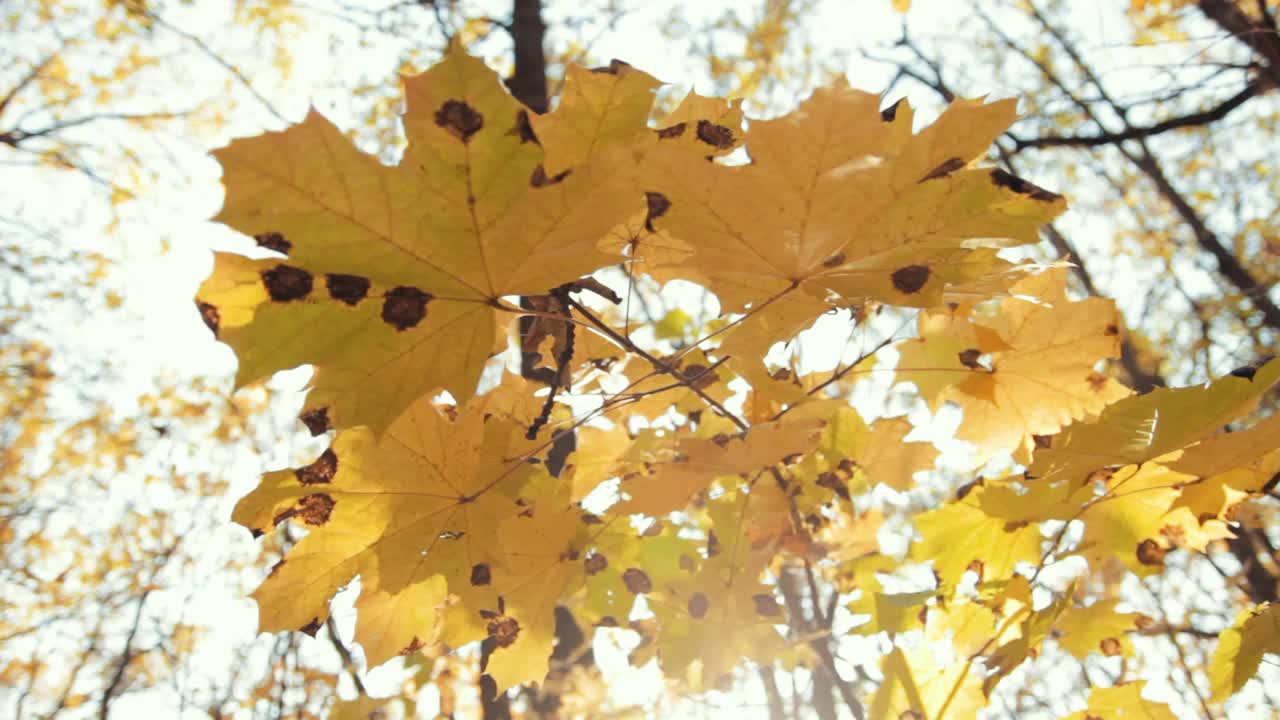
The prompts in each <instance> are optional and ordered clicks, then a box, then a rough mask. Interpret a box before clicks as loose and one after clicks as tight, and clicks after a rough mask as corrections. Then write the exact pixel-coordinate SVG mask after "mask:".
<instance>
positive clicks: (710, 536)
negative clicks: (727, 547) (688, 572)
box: [707, 530, 720, 558]
mask: <svg viewBox="0 0 1280 720" xmlns="http://www.w3.org/2000/svg"><path fill="white" fill-rule="evenodd" d="M719 554H720V538H719V537H717V536H716V531H715V530H708V531H707V557H708V558H713V557H715V556H717V555H719Z"/></svg>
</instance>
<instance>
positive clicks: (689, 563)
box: [680, 555, 698, 573]
mask: <svg viewBox="0 0 1280 720" xmlns="http://www.w3.org/2000/svg"><path fill="white" fill-rule="evenodd" d="M680 569H681V570H683V571H685V572H688V573H691V572H697V571H698V564H697V563H695V562H694V561H693V558H691V557H689V556H688V555H681V556H680Z"/></svg>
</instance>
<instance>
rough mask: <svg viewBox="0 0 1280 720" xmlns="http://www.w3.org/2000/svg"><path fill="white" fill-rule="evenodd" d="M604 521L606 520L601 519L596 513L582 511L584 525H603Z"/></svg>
mask: <svg viewBox="0 0 1280 720" xmlns="http://www.w3.org/2000/svg"><path fill="white" fill-rule="evenodd" d="M603 523H604V520H601V519H600V516H599V515H596V514H594V513H582V524H583V525H601V524H603Z"/></svg>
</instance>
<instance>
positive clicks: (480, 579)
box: [471, 563, 493, 585]
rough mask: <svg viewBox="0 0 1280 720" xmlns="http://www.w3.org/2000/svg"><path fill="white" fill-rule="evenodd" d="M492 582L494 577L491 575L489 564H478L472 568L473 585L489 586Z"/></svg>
mask: <svg viewBox="0 0 1280 720" xmlns="http://www.w3.org/2000/svg"><path fill="white" fill-rule="evenodd" d="M492 581H493V576H492V575H490V573H489V565H488V563H477V564H475V565H472V566H471V584H472V585H488V584H489V583H490V582H492Z"/></svg>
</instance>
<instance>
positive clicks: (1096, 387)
mask: <svg viewBox="0 0 1280 720" xmlns="http://www.w3.org/2000/svg"><path fill="white" fill-rule="evenodd" d="M1085 380H1088V381H1089V389H1090V390H1092V391H1094V392H1102V391H1103V390H1105V389H1106V387H1107V376H1106V375H1103V374H1102V373H1100V372H1091V373H1089V377H1087V378H1085Z"/></svg>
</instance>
